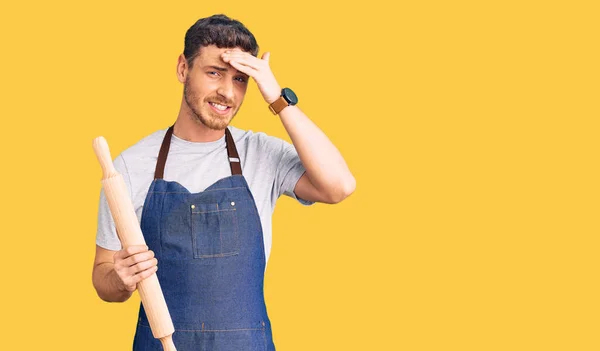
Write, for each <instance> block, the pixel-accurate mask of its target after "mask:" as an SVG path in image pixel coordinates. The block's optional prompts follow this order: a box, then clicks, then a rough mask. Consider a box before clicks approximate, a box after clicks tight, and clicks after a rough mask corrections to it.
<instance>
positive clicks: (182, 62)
mask: <svg viewBox="0 0 600 351" xmlns="http://www.w3.org/2000/svg"><path fill="white" fill-rule="evenodd" d="M176 73H177V80H178V81H179V82H181V83H185V79H186V77H187V74H188V65H187V60H186V59H185V56H183V54H181V55H179V57H178V58H177V72H176Z"/></svg>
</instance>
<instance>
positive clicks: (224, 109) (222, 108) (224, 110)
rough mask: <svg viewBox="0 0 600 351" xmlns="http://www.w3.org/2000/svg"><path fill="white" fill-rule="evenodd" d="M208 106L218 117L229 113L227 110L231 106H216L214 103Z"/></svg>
mask: <svg viewBox="0 0 600 351" xmlns="http://www.w3.org/2000/svg"><path fill="white" fill-rule="evenodd" d="M208 104H209V105H210V107H211V108H212V110H213V111H215V112H216V113H218V114H220V115H226V114H227V113H229V110H231V106H227V105H221V104H217V103H216V102H209V103H208Z"/></svg>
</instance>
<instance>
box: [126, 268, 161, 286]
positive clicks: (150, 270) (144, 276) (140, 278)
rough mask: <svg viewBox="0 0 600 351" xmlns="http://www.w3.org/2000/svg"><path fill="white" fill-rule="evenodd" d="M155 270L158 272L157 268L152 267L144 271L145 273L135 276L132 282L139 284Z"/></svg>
mask: <svg viewBox="0 0 600 351" xmlns="http://www.w3.org/2000/svg"><path fill="white" fill-rule="evenodd" d="M157 270H158V266H153V267H151V268H149V269H146V270H145V271H143V272H140V273H138V274H136V275H135V276H134V277H133V279H132V281H133V282H135V283H136V284H137V283H139V282H141V281H142V280H144V279H146V278H148V277H149V276H151V275H152V274H154V273H155V272H156V271H157Z"/></svg>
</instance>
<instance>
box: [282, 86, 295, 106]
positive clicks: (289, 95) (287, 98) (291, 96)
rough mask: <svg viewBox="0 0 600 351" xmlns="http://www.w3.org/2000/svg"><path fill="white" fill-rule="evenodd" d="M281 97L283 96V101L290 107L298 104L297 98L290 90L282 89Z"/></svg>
mask: <svg viewBox="0 0 600 351" xmlns="http://www.w3.org/2000/svg"><path fill="white" fill-rule="evenodd" d="M281 95H282V96H283V98H284V99H285V101H287V102H288V104H290V105H295V104H297V103H298V97H297V96H296V94H294V92H293V91H292V89H290V88H283V90H282V91H281Z"/></svg>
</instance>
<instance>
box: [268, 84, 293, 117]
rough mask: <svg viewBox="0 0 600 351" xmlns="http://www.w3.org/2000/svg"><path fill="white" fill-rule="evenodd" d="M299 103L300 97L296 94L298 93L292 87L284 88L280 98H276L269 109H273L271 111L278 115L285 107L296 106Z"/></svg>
mask: <svg viewBox="0 0 600 351" xmlns="http://www.w3.org/2000/svg"><path fill="white" fill-rule="evenodd" d="M297 103H298V97H297V96H296V94H294V92H293V91H292V89H290V88H283V89H281V96H280V97H279V99H277V100H275V101H274V102H273V103H272V104H270V105H269V110H271V112H273V114H274V115H277V114H279V112H281V110H283V109H284V108H286V107H288V106H294V105H295V104H297Z"/></svg>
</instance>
